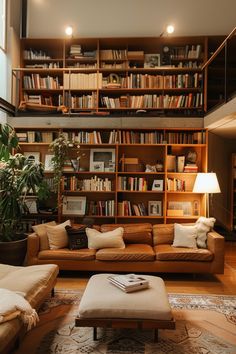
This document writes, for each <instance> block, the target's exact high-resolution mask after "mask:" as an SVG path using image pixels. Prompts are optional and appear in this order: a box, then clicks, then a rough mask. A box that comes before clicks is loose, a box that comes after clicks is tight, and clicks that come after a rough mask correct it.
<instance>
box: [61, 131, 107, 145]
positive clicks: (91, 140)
mask: <svg viewBox="0 0 236 354" xmlns="http://www.w3.org/2000/svg"><path fill="white" fill-rule="evenodd" d="M63 135H64V136H65V138H66V139H67V140H70V141H72V142H74V143H78V144H102V143H103V141H102V137H101V132H100V131H97V130H93V131H84V130H81V131H78V132H63Z"/></svg>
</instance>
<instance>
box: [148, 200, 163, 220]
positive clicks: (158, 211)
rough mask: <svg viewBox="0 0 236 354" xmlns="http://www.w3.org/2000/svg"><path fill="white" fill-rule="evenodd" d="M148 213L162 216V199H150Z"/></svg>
mask: <svg viewBox="0 0 236 354" xmlns="http://www.w3.org/2000/svg"><path fill="white" fill-rule="evenodd" d="M148 215H149V216H162V202H161V201H160V200H149V201H148Z"/></svg>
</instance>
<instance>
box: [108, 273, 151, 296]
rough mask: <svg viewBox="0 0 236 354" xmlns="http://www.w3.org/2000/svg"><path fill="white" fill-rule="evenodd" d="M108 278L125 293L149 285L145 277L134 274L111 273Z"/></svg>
mask: <svg viewBox="0 0 236 354" xmlns="http://www.w3.org/2000/svg"><path fill="white" fill-rule="evenodd" d="M108 280H109V281H110V282H111V283H112V284H114V285H115V286H117V287H118V288H119V289H121V290H123V291H125V292H126V293H130V292H132V291H137V290H141V289H146V288H148V286H149V282H148V280H147V279H145V278H144V277H142V276H139V275H136V274H125V275H111V276H109V277H108Z"/></svg>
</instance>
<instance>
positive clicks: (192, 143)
mask: <svg viewBox="0 0 236 354" xmlns="http://www.w3.org/2000/svg"><path fill="white" fill-rule="evenodd" d="M62 131H63V133H64V134H66V136H67V138H68V140H70V141H71V142H74V145H73V147H71V148H70V150H69V156H68V165H67V167H66V168H65V170H64V172H63V178H62V182H61V189H60V193H59V201H61V200H63V198H66V197H72V200H75V201H76V200H77V199H79V198H81V197H83V199H86V213H85V214H86V216H91V217H93V218H95V219H96V223H98V224H101V223H104V222H108V223H114V222H117V223H118V222H120V223H128V222H142V221H148V222H150V223H172V222H178V221H179V222H181V221H188V222H192V221H193V222H194V221H195V220H196V219H197V218H198V217H199V216H200V215H205V213H206V210H205V195H204V194H197V193H193V192H192V190H193V185H194V181H195V178H196V175H197V172H207V145H208V134H207V130H205V129H201V128H198V129H193V128H192V129H191V128H189V129H177V128H176V129H174V128H173V129H170V128H164V129H113V130H111V129H103V130H101V129H76V128H66V129H64V128H63V129H61V128H53V127H51V128H50V129H48V128H43V129H42V128H17V133H18V135H19V137H20V140H21V141H20V146H21V150H22V152H23V153H27V154H29V153H31V154H32V155H33V154H38V155H37V156H39V158H40V161H41V162H42V163H46V161H47V160H48V156H49V157H50V154H51V153H50V151H49V144H50V142H51V141H52V139H54V138H55V137H56V136H58V134H59V133H60V132H62ZM36 132H37V133H36ZM77 144H79V145H80V148H79V150H78V149H77ZM78 152H79V154H80V156H81V158H80V161H79V166H78V169H77V170H76V169H74V168H73V163H72V160H73V159H76V157H77V156H78ZM179 157H181V159H180V160H181V161H182V160H183V157H184V162H183V161H182V165H180V164H179ZM170 161H171V164H170V163H169V162H170ZM52 177H53V172H52V171H51V170H48V171H47V173H45V178H46V179H48V180H49V181H50V179H52ZM55 198H56V196H55ZM55 204H57V201H56V200H55ZM47 217H50V219H51V218H52V217H54V218H57V219H58V220H59V221H61V220H64V219H65V218H68V217H70V218H72V219H73V220H74V221H75V222H81V221H82V218H83V215H77V214H73V213H72V214H71V215H69V214H68V213H67V214H66V215H63V213H62V208H59V209H58V213H57V215H55V214H54V215H50V214H49V215H48V216H47V215H46V216H45V220H46V219H47Z"/></svg>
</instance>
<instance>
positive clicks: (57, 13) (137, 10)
mask: <svg viewBox="0 0 236 354" xmlns="http://www.w3.org/2000/svg"><path fill="white" fill-rule="evenodd" d="M235 13H236V0H225V1H222V0H191V1H190V0H178V1H177V0H99V1H98V0H86V1H84V0H66V1H65V0H28V37H45V38H54V37H55V38H57V37H63V36H64V29H65V26H66V25H69V24H70V25H72V26H73V27H74V36H75V37H76V36H82V37H114V36H117V37H122V36H124V37H127V36H131V37H132V36H136V37H137V36H159V35H160V33H162V32H163V30H164V28H165V27H166V25H167V24H169V23H172V24H173V25H174V26H175V29H176V30H175V33H174V35H175V36H193V35H218V34H221V35H227V34H229V33H230V32H231V30H232V29H233V28H234V27H235V25H236V17H235Z"/></svg>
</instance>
